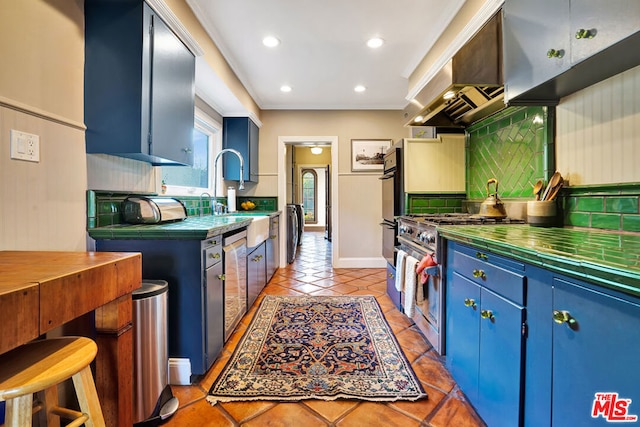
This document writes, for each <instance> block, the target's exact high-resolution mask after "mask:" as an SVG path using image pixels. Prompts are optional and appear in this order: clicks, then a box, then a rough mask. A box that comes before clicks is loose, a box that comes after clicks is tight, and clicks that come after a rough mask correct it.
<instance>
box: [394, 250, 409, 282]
mask: <svg viewBox="0 0 640 427" xmlns="http://www.w3.org/2000/svg"><path fill="white" fill-rule="evenodd" d="M406 257H407V253H406V252H405V251H403V250H402V249H399V250H398V255H397V256H396V282H395V285H396V291H398V292H402V289H404V260H405V259H406Z"/></svg>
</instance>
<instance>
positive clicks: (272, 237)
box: [269, 234, 278, 240]
mask: <svg viewBox="0 0 640 427" xmlns="http://www.w3.org/2000/svg"><path fill="white" fill-rule="evenodd" d="M276 237H278V236H277V235H275V234H272V235H271V236H269V238H270V239H271V240H273V239H275V238H276Z"/></svg>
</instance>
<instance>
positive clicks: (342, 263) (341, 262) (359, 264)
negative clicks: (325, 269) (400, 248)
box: [333, 257, 387, 268]
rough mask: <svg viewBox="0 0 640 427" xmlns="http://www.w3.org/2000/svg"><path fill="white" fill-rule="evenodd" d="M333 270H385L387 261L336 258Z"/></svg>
mask: <svg viewBox="0 0 640 427" xmlns="http://www.w3.org/2000/svg"><path fill="white" fill-rule="evenodd" d="M333 268H387V260H386V259H384V258H383V257H380V258H338V259H337V260H336V262H335V264H334V265H333Z"/></svg>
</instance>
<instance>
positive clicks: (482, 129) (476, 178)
mask: <svg viewBox="0 0 640 427" xmlns="http://www.w3.org/2000/svg"><path fill="white" fill-rule="evenodd" d="M467 134H468V138H467V147H466V148H467V150H466V155H467V182H466V190H467V191H466V192H467V197H468V198H469V199H470V200H476V199H484V198H486V197H487V181H488V180H489V179H490V178H496V179H497V180H498V183H499V187H498V195H499V196H500V197H501V198H503V199H514V198H515V199H530V198H532V197H533V194H532V188H533V185H534V184H535V183H536V181H537V180H539V179H541V180H543V181H544V182H546V180H547V178H548V177H549V176H550V174H552V173H553V169H554V162H553V108H548V107H509V108H507V109H505V110H503V111H502V112H500V113H499V114H496V115H494V116H491V117H488V118H486V119H484V120H482V121H479V122H477V123H474V124H473V125H472V126H470V127H469V128H468V129H467ZM493 190H494V187H493V186H492V187H491V191H492V192H493Z"/></svg>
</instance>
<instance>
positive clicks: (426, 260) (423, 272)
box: [416, 254, 438, 285]
mask: <svg viewBox="0 0 640 427" xmlns="http://www.w3.org/2000/svg"><path fill="white" fill-rule="evenodd" d="M436 265H438V263H437V262H436V261H435V260H434V259H433V255H431V254H427V255H425V256H423V257H422V259H421V260H420V262H419V263H418V266H417V267H416V273H418V274H419V275H420V284H422V285H424V284H425V283H427V281H428V280H429V273H427V271H428V267H433V266H436Z"/></svg>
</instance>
